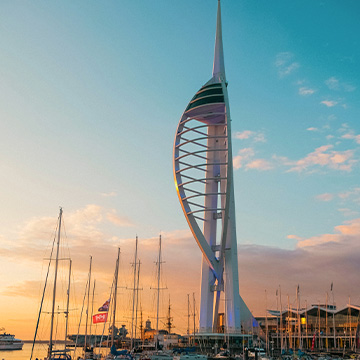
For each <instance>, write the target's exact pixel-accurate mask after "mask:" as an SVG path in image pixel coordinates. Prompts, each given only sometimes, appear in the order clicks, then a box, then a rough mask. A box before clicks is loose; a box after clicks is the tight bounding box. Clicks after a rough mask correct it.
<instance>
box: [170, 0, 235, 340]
mask: <svg viewBox="0 0 360 360" xmlns="http://www.w3.org/2000/svg"><path fill="white" fill-rule="evenodd" d="M173 165H174V179H175V186H176V190H177V193H178V197H179V200H180V204H181V206H182V209H183V212H184V214H185V217H186V220H187V222H188V224H189V227H190V229H191V231H192V233H193V236H194V238H195V240H196V241H197V243H198V245H199V247H200V249H201V251H202V254H203V262H202V277H201V306H200V325H199V331H200V332H217V329H218V323H217V322H218V313H219V306H220V298H221V293H222V292H224V293H225V299H224V300H225V304H224V310H225V326H226V331H227V332H228V333H239V332H241V325H240V295H239V278H238V259H237V241H236V228H235V201H234V185H233V165H232V150H231V120H230V110H229V100H228V94H227V82H226V78H225V68H224V57H223V46H222V35H221V10H220V1H219V2H218V14H217V29H216V40H215V57H214V67H213V76H212V78H211V79H210V80H209V81H208V82H207V83H206V84H205V85H204V86H203V87H202V88H201V89H200V90H199V91H198V92H197V93H196V94H195V96H194V97H193V99H192V100H191V101H190V103H189V105H188V106H187V107H186V109H185V111H184V113H183V115H182V117H181V119H180V122H179V124H178V128H177V131H176V135H175V142H174V159H173ZM201 228H202V230H201Z"/></svg>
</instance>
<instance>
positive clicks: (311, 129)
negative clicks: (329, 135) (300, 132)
mask: <svg viewBox="0 0 360 360" xmlns="http://www.w3.org/2000/svg"><path fill="white" fill-rule="evenodd" d="M306 130H307V131H319V129H318V128H316V127H309V128H307V129H306Z"/></svg>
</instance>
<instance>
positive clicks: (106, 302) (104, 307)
mask: <svg viewBox="0 0 360 360" xmlns="http://www.w3.org/2000/svg"><path fill="white" fill-rule="evenodd" d="M109 305H110V299H109V300H106V301H105V302H104V304H103V305H102V306H100V307H99V309H98V311H109Z"/></svg>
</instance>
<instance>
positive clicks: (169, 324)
mask: <svg viewBox="0 0 360 360" xmlns="http://www.w3.org/2000/svg"><path fill="white" fill-rule="evenodd" d="M166 325H167V327H168V333H169V335H170V334H171V325H172V323H171V304H170V296H169V307H168V322H167V324H166Z"/></svg>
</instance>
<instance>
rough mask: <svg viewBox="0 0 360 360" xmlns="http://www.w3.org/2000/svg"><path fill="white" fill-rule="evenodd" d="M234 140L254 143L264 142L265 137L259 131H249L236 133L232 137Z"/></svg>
mask: <svg viewBox="0 0 360 360" xmlns="http://www.w3.org/2000/svg"><path fill="white" fill-rule="evenodd" d="M234 138H235V139H239V140H247V139H252V140H253V141H255V142H265V141H266V140H265V135H264V133H263V132H261V131H251V130H244V131H238V132H236V133H235V135H234Z"/></svg>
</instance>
